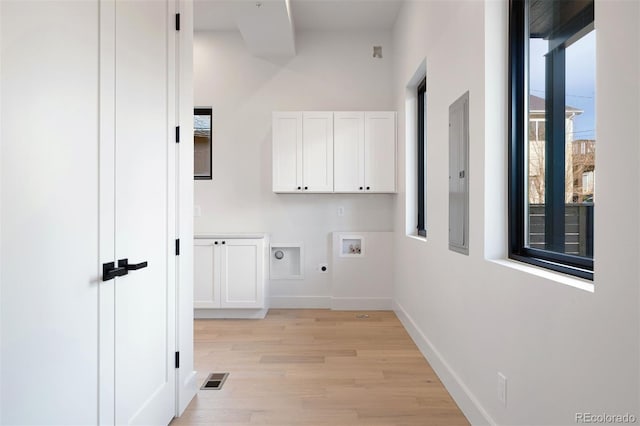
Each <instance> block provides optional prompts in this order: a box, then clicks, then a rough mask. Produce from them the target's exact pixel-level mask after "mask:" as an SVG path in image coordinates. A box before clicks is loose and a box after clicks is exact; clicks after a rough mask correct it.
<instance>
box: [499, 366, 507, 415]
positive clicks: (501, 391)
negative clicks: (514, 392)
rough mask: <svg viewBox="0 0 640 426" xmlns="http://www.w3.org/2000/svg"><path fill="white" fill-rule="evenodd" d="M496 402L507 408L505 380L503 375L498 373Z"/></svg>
mask: <svg viewBox="0 0 640 426" xmlns="http://www.w3.org/2000/svg"><path fill="white" fill-rule="evenodd" d="M498 401H500V402H502V405H503V406H505V407H506V406H507V378H506V376H505V375H504V374H502V373H500V372H498Z"/></svg>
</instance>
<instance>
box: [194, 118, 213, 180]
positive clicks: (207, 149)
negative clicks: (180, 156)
mask: <svg viewBox="0 0 640 426" xmlns="http://www.w3.org/2000/svg"><path fill="white" fill-rule="evenodd" d="M193 176H194V178H195V179H212V178H213V114H212V110H211V108H195V109H194V111H193Z"/></svg>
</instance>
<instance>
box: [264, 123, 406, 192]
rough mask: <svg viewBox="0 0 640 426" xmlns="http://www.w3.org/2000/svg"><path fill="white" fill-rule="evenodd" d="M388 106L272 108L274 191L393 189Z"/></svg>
mask: <svg viewBox="0 0 640 426" xmlns="http://www.w3.org/2000/svg"><path fill="white" fill-rule="evenodd" d="M395 190H396V113H395V112H393V111H373V112H363V111H343V112H330V111H329V112H326V111H323V112H274V113H273V191H274V192H301V193H304V192H353V193H367V192H369V193H373V192H395Z"/></svg>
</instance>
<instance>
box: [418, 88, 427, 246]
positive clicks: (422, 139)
mask: <svg viewBox="0 0 640 426" xmlns="http://www.w3.org/2000/svg"><path fill="white" fill-rule="evenodd" d="M417 90H418V97H417V100H418V105H417V106H418V108H417V111H418V117H417V118H418V119H417V138H416V142H417V143H416V145H417V148H418V152H417V158H418V173H417V179H418V185H417V188H418V229H417V232H418V235H421V236H423V237H426V236H427V226H426V225H427V224H426V222H427V220H426V219H427V218H426V193H425V189H426V188H425V162H426V143H427V139H426V128H425V122H426V110H427V97H426V92H427V78H426V77H425V78H424V80H422V82H421V83H420V84H419V85H418V88H417Z"/></svg>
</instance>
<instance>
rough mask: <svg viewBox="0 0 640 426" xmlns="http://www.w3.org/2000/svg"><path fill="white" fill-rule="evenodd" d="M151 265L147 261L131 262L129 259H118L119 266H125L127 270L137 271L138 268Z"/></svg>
mask: <svg viewBox="0 0 640 426" xmlns="http://www.w3.org/2000/svg"><path fill="white" fill-rule="evenodd" d="M147 266H149V264H148V263H147V262H140V263H129V259H120V260H118V267H119V268H124V269H125V270H126V271H137V270H138V269H142V268H146V267H147Z"/></svg>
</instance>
